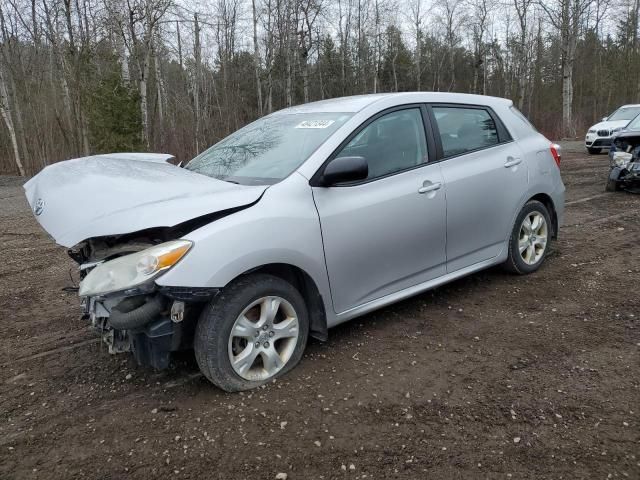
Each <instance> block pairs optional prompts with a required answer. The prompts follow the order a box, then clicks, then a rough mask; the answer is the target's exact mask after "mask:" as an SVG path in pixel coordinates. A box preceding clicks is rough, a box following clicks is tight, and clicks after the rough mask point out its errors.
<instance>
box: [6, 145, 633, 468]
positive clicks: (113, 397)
mask: <svg viewBox="0 0 640 480" xmlns="http://www.w3.org/2000/svg"><path fill="white" fill-rule="evenodd" d="M607 166H608V161H607V156H606V155H599V156H587V155H586V154H584V153H583V152H582V149H581V147H580V146H579V144H567V145H565V151H564V158H563V162H562V173H563V178H564V181H565V184H566V186H567V211H566V221H565V225H564V227H563V228H562V230H561V236H560V239H559V241H558V242H557V243H556V245H555V249H554V252H553V253H552V254H551V256H550V257H549V258H548V259H547V262H546V264H545V265H544V267H543V268H542V269H541V270H540V271H539V272H538V273H536V274H533V275H530V276H526V277H516V276H512V275H509V274H506V273H503V272H502V271H501V270H500V269H492V270H488V271H484V272H481V273H478V274H475V275H473V276H471V277H468V278H465V279H463V280H459V281H456V282H454V283H451V284H449V285H447V286H445V287H442V288H438V289H437V290H435V291H432V292H428V293H425V294H423V295H419V296H417V297H415V298H413V299H410V300H407V301H404V302H402V303H400V304H397V305H395V306H392V307H388V308H385V309H383V310H381V311H378V312H376V313H373V314H369V315H366V316H365V317H362V318H360V319H357V320H355V321H353V322H351V323H348V324H345V325H343V326H340V327H338V328H336V329H333V330H331V331H330V332H329V341H328V342H327V343H320V342H317V341H314V340H312V341H311V343H310V344H309V346H308V348H307V353H306V355H305V357H304V359H303V360H302V363H301V364H300V366H299V367H298V368H296V369H295V370H294V371H292V372H291V373H290V374H289V375H287V376H286V377H285V378H282V379H280V380H278V381H277V382H274V383H273V384H270V385H269V386H267V387H265V388H262V389H259V390H257V391H254V392H253V393H243V394H226V393H223V392H222V391H220V390H218V389H216V388H215V387H213V386H212V385H210V384H208V383H207V382H206V381H205V380H204V379H203V378H202V377H201V376H200V375H199V374H198V370H197V366H196V364H195V361H194V359H193V357H192V355H190V354H183V355H181V356H180V357H179V358H177V359H176V360H175V361H174V362H173V364H172V367H171V369H169V370H168V371H164V372H154V371H153V370H149V369H145V368H139V367H137V366H136V365H135V364H134V362H133V361H132V359H131V358H129V356H128V355H124V356H122V355H119V356H111V355H109V354H108V353H107V351H106V350H105V348H104V347H103V346H101V345H100V344H99V343H98V342H97V340H96V339H95V338H94V336H93V335H92V334H91V332H90V331H89V330H88V328H87V326H86V324H85V322H83V321H82V320H80V315H79V307H78V301H77V298H76V297H75V294H68V293H65V292H63V291H62V290H61V289H62V288H63V287H65V286H67V285H69V280H68V278H69V270H70V269H73V267H74V266H73V263H72V261H71V260H69V259H68V258H67V256H66V254H65V251H64V249H63V248H61V247H57V246H56V245H54V243H53V242H52V241H51V240H50V239H49V238H48V237H47V235H46V234H45V233H43V231H42V230H41V229H40V228H39V226H38V225H37V224H36V222H35V220H34V219H33V218H32V215H31V213H30V211H29V208H28V206H27V204H26V201H25V200H24V197H23V194H22V189H21V188H20V185H21V183H22V182H21V181H19V180H18V179H15V178H7V177H0V240H1V245H2V247H3V251H4V258H3V259H2V261H1V262H0V312H2V313H1V314H0V315H1V316H0V319H1V320H0V337H1V338H2V339H3V341H2V344H1V346H0V365H1V366H2V368H1V370H0V478H2V479H22V478H43V479H52V478H65V479H66V478H101V479H116V478H144V479H147V478H191V479H196V478H198V479H199V478H224V479H242V478H250V479H275V478H276V476H277V475H278V474H279V473H286V474H287V475H288V479H289V480H292V479H334V478H335V479H341V478H345V479H349V478H353V479H355V478H368V479H387V478H391V479H393V478H410V479H426V478H429V479H444V478H514V479H516V478H536V479H541V478H553V479H560V478H599V479H605V478H625V477H628V478H635V479H638V478H640V373H639V368H638V367H639V365H640V362H639V353H640V324H639V320H640V288H639V286H640V243H639V239H640V196H638V195H636V196H634V195H631V194H625V193H604V191H603V187H604V180H605V176H606V173H607ZM281 477H282V476H281Z"/></svg>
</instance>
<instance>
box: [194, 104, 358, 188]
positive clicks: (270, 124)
mask: <svg viewBox="0 0 640 480" xmlns="http://www.w3.org/2000/svg"><path fill="white" fill-rule="evenodd" d="M352 115H353V114H351V113H296V114H280V115H278V114H276V115H270V116H268V117H263V118H261V119H259V120H256V121H255V122H253V123H250V124H249V125H247V126H246V127H244V128H241V129H240V130H238V131H237V132H235V133H232V134H231V135H229V136H228V137H227V138H225V139H223V140H221V141H220V142H218V143H216V144H215V145H214V146H213V147H211V148H209V149H208V150H205V151H204V152H202V153H201V154H200V155H198V156H197V157H196V158H194V159H193V160H191V161H190V162H189V163H188V164H187V166H186V167H185V168H186V169H187V170H192V171H194V172H197V173H202V174H203V175H208V176H210V177H214V178H217V179H219V180H225V181H228V182H233V183H240V184H243V185H269V184H273V183H276V182H279V181H280V180H282V179H283V178H285V177H287V176H288V175H289V174H290V173H291V172H293V171H294V170H295V169H296V168H298V167H299V166H300V165H302V163H303V162H304V161H305V160H306V159H307V158H309V156H310V155H311V154H312V153H313V152H314V151H315V150H316V149H317V148H318V147H319V146H320V145H321V144H322V143H323V142H324V141H325V140H326V139H327V138H329V137H330V136H331V135H332V134H333V133H334V132H335V131H336V130H337V129H338V128H339V127H340V126H341V125H343V124H344V123H345V122H346V121H347V120H348V119H349V118H351V116H352Z"/></svg>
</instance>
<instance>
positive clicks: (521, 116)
mask: <svg viewBox="0 0 640 480" xmlns="http://www.w3.org/2000/svg"><path fill="white" fill-rule="evenodd" d="M509 110H511V113H513V115H514V116H515V117H516V118H517V119H518V120H519V121H521V122H522V123H523V124H524V126H525V127H529V128H530V129H531V130H533V131H534V132H537V131H538V129H537V128H536V127H535V126H534V125H533V123H531V122H530V121H529V119H528V118H527V117H525V116H524V114H523V113H522V112H521V111H520V110H518V109H517V108H516V107H514V106H513V105H512V106H511V107H509Z"/></svg>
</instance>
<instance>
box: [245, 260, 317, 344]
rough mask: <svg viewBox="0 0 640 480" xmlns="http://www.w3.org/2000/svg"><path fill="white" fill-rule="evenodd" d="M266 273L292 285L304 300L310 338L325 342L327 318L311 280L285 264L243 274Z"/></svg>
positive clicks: (270, 265)
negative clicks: (307, 312)
mask: <svg viewBox="0 0 640 480" xmlns="http://www.w3.org/2000/svg"><path fill="white" fill-rule="evenodd" d="M256 272H260V273H267V274H269V275H273V276H274V277H279V278H281V279H283V280H284V281H286V282H289V283H290V284H291V285H293V286H294V287H295V288H296V289H298V291H299V292H300V294H301V295H302V298H304V301H305V303H306V304H307V308H308V309H309V321H310V325H309V331H310V334H311V336H312V337H314V338H317V339H318V340H321V341H325V340H326V339H327V336H328V333H327V316H326V312H325V310H324V302H323V300H322V295H320V291H319V290H318V287H317V285H316V283H315V282H314V281H313V279H312V278H311V277H310V276H309V274H307V272H305V271H304V270H302V269H301V268H298V267H296V266H293V265H289V264H286V263H270V264H268V265H262V266H260V267H256V268H252V269H251V270H249V271H247V272H245V273H243V274H242V275H241V276H243V275H250V274H252V273H256Z"/></svg>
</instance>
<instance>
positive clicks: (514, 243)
mask: <svg viewBox="0 0 640 480" xmlns="http://www.w3.org/2000/svg"><path fill="white" fill-rule="evenodd" d="M536 211H537V212H539V213H540V214H542V216H543V217H544V220H545V222H546V223H547V243H546V245H545V250H544V252H543V255H542V256H541V257H540V259H539V260H538V261H537V262H536V263H534V264H528V263H526V262H525V261H524V259H523V258H522V257H521V256H520V251H519V248H518V240H519V237H520V227H521V226H522V222H523V220H524V219H525V217H526V216H527V215H530V214H531V213H533V212H536ZM552 232H553V224H552V223H551V216H550V215H549V210H547V207H546V206H545V205H544V203H542V202H539V201H537V200H529V201H528V202H527V203H526V204H525V205H524V207H522V210H520V213H519V214H518V216H517V217H516V221H515V224H514V225H513V229H512V230H511V236H510V237H509V247H508V248H509V256H508V257H507V260H506V261H505V262H504V264H503V267H504V268H505V269H506V270H507V271H509V272H512V273H516V274H518V275H526V274H528V273H533V272H535V271H536V270H538V269H539V268H540V266H541V265H542V263H543V262H544V259H545V257H546V256H547V254H548V253H549V251H550V248H549V247H550V244H551V237H552Z"/></svg>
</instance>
